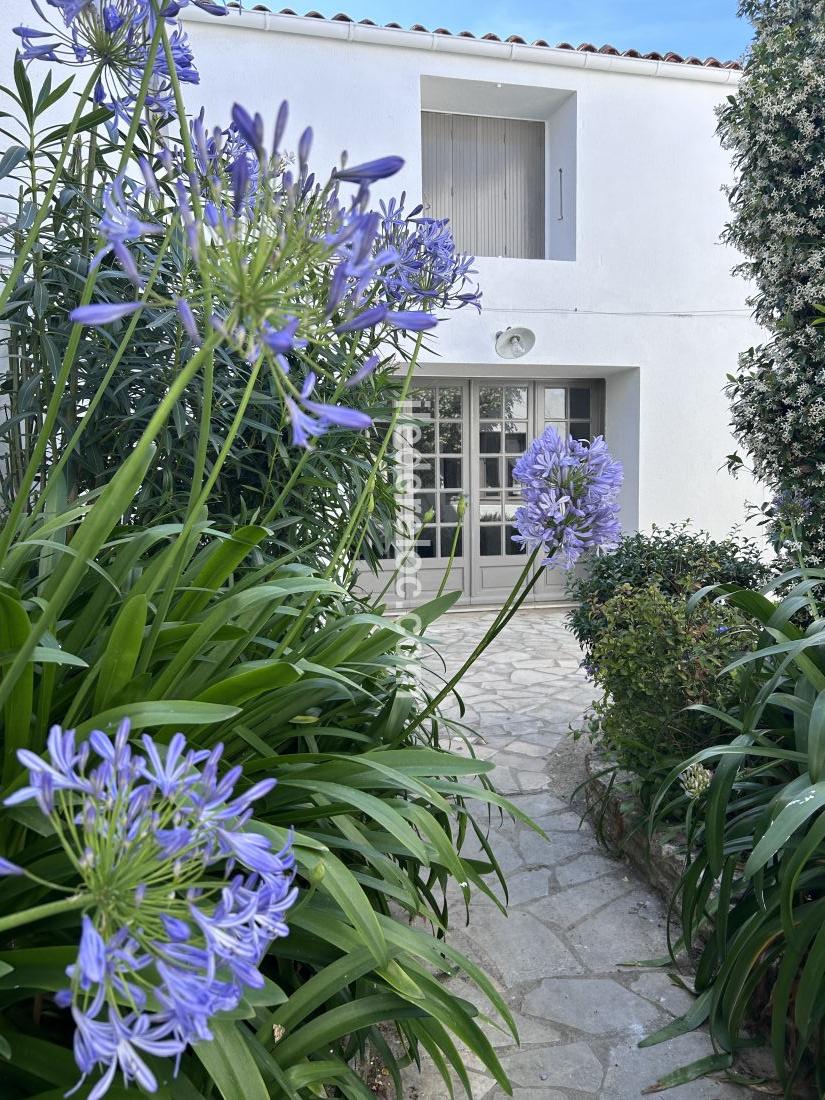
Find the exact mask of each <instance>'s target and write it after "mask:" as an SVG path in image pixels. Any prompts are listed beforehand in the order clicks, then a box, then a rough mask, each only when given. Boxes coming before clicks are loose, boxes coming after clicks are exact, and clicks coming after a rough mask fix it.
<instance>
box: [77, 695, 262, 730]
mask: <svg viewBox="0 0 825 1100" xmlns="http://www.w3.org/2000/svg"><path fill="white" fill-rule="evenodd" d="M240 713H241V712H240V710H239V709H238V708H237V707H225V706H219V705H218V704H217V703H200V702H197V701H195V700H192V699H163V700H161V701H160V702H148V703H129V704H127V705H126V706H122V707H113V708H112V709H111V710H104V711H102V712H101V713H100V714H95V715H93V716H92V717H91V718H90V719H89V720H88V721H87V722H81V723H80V724H79V725H78V726H77V736H78V738H82V737H85V736H86V735H87V734H89V733H91V732H92V730H95V729H101V730H104V732H105V731H106V730H108V729H113V728H114V727H115V726H117V725H118V724H119V723H120V722H122V721H123V719H124V718H128V719H130V721H131V723H132V729H133V730H141V729H146V728H150V727H153V726H205V725H211V724H213V723H215V722H228V721H229V719H230V718H235V717H236V716H237V715H238V714H240Z"/></svg>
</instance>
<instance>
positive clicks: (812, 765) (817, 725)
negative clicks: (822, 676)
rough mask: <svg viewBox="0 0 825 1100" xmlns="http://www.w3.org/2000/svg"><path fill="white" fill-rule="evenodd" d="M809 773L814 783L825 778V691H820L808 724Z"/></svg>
mask: <svg viewBox="0 0 825 1100" xmlns="http://www.w3.org/2000/svg"><path fill="white" fill-rule="evenodd" d="M808 772H809V774H810V776H811V779H812V780H813V782H814V783H818V782H819V781H820V779H822V778H823V777H825V691H820V692H819V694H818V695H817V697H816V699H815V700H814V704H813V706H812V707H811V719H810V722H809V723H808Z"/></svg>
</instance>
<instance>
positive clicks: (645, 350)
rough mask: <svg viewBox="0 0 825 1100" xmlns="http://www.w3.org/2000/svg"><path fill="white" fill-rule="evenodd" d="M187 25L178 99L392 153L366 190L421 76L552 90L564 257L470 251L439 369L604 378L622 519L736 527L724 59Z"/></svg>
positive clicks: (274, 23)
mask: <svg viewBox="0 0 825 1100" xmlns="http://www.w3.org/2000/svg"><path fill="white" fill-rule="evenodd" d="M32 18H34V19H36V16H32V15H31V13H30V8H29V5H28V3H27V2H26V0H3V4H2V10H0V42H6V43H8V42H9V37H10V36H9V33H8V29H9V28H10V26H12V25H13V24H14V23H16V22H21V21H25V22H29V21H31V19H32ZM186 23H187V29H188V31H189V34H190V36H191V38H192V41H193V46H194V50H195V56H196V60H197V65H198V68H199V69H200V72H201V76H202V82H201V85H200V86H199V87H198V88H190V89H188V90H187V95H188V100H189V103H190V104H191V106H192V107H193V108H198V107H200V106H201V104H204V105H205V106H206V109H207V117H208V119H209V121H210V123H224V122H226V121H227V120H228V117H229V112H230V109H231V105H232V103H233V102H234V101H235V100H238V101H240V102H241V103H243V104H244V105H245V106H246V107H247V108H248V109H250V110H258V111H260V112H261V113H262V114H263V115H264V116H265V117H268V118H269V119H274V115H275V111H276V109H277V106H278V103H279V102H280V100H281V99H282V98H287V99H289V101H290V105H291V124H290V135H291V138H292V140H293V142H297V138H298V135H299V133H300V130H301V129H302V128H303V126H304V125H308V124H311V125H312V126H313V128H314V131H315V146H314V153H313V158H312V163H313V167H314V168H316V170H318V171H319V172H325V171H326V170H327V169H329V168H330V167H331V166H332V165H333V164H334V163H336V162H337V160H338V156H339V153H340V150H341V149H342V148H346V149H347V150H348V152H349V156H350V160H351V161H352V162H357V161H362V160H367V159H370V158H372V157H377V156H380V155H384V154H387V153H399V154H401V155H402V156H404V157H405V158H406V165H405V167H404V169H403V172H402V173H401V174H400V175H399V176H398V177H396V179H395V180H394V181H392V182H391V183H388V184H387V185H385V186H384V187H383V188H380V187H379V188H376V196H379V197H380V196H381V195H382V194H389V193H392V192H396V191H399V190H401V189H402V188H406V190H407V192H408V193H409V195H410V196H411V197H412V199H413V200H414V201H417V200H418V197H419V196H420V193H421V135H420V110H421V106H422V81H423V83H424V85H425V86H426V87H428V88H431V87H432V86H433V80H434V78H442V80H443V79H448V80H464V81H476V82H486V84H487V86H488V88H495V86H496V84H498V83H501V84H502V86H503V89H502V90H503V94H505V95H507V96H509V97H513V96H515V97H516V98H518V97H519V96H521V97H522V98H523V101H524V103H525V105H527V104H529V103H530V102H532V101H533V100H535V99H536V97H537V96H538V98H539V99H541V97H542V95H544V98H545V99H547V98H548V97H550V93H551V92H552V93H554V94H555V93H562V94H563V95H562V96H557V97H556V98H557V99H558V100H559V102H563V103H564V104H566V106H565V108H564V110H565V112H566V113H565V114H564V115H562V116H559V115H557V116H556V120H555V123H554V125H555V127H556V132H557V133H565V132H568V133H572V127H573V124H575V135H576V149H575V158H574V160H573V162H572V164H570V165H569V167H570V170H571V173H572V176H573V178H574V180H575V200H576V203H575V205H576V226H575V230H576V232H575V242H573V241H571V240H566V241H565V242H564V244H563V246H562V251H561V253H557V254H562V255H570V254H575V259H573V260H516V259H509V260H505V259H484V260H480V261H479V263H478V268H479V278H480V282H481V284H482V287H483V290H484V306H485V309H484V312H483V313H482V315H481V317H480V318H479V317H478V316H477V315H476V314H475V312H470V311H469V310H466V311H463V312H462V313H460V314H457V315H455V316H453V317H452V318H451V319H450V320H449V321H448V322H447V323H446V324H444V325H442V326H441V327H440V329H439V353H440V354H439V358H438V360H437V361H434V362H437V364H438V366H437V369H438V372H439V373H443V372H455V373H456V374H460V375H466V374H472V375H474V376H483V375H488V374H489V375H491V376H492V375H500V376H507V375H508V374H510V375H512V376H513V377H514V378H515V377H525V376H527V375H532V376H533V377H535V376H537V375H542V376H547V377H553V376H555V377H568V376H578V375H584V376H593V377H604V378H606V379H607V433H608V436H609V441H610V445H611V448H612V449H613V450H614V452H615V453H616V454H617V455H618V456H619V457H621V458H622V459H623V461H624V462H625V465H626V470H627V475H628V476H627V490H626V493H625V502H624V520H625V524H626V526H634V525H636V524H637V523H638V525H640V526H642V527H647V526H648V525H650V524H651V523H653V522H655V523H659V524H662V523H666V522H668V521H670V520H678V519H683V518H686V517H691V518H692V519H693V520H694V521H696V522H697V523H699V524H701V525H702V526H705V527H707V528H709V529H710V530H711V531H712V532H714V533H716V534H721V533H724V532H725V531H727V530H728V529H729V528H730V527H731V526H733V525H735V524H739V523H741V522H742V520H743V518H744V503H745V500H746V498H747V499H754V498H755V497H758V490H757V489H755V488H754V487H753V486H752V485H750V484H749V483H748V482H747V481H746V480H739V481H733V480H732V479H730V478H729V477H728V476H727V474H726V473H725V472H724V471H721V472H720V466H721V465H722V464H723V462H724V456H725V455H726V454H727V453H728V452H729V451H731V450H732V448H733V441H732V439H731V438H730V436H729V431H728V409H727V403H726V401H725V398H724V396H723V394H722V387H723V386H724V384H725V376H726V374H727V373H729V372H731V371H732V370H733V369H734V368H735V365H736V356H737V353H738V352H739V351H740V350H742V349H744V348H746V347H748V346H749V345H750V344H752V343H753V342H754V341H755V340H757V339H759V330H758V329H757V328H756V327H755V325H754V324H753V322H752V321H751V319H750V317H749V315H748V312H747V310H746V308H745V301H744V299H745V295H746V288H745V286H744V284H743V283H742V282H741V281H740V280H735V279H733V278H732V276H731V275H730V268H731V267H732V265H733V264H734V263H735V261H736V256H735V254H734V253H732V252H731V251H730V250H729V249H727V248H726V247H724V246H722V245H721V244H719V241H718V238H719V233H720V231H721V229H722V226H723V224H724V221H725V218H726V216H727V203H726V200H725V198H724V196H723V194H722V193H721V186H722V184H723V182H724V181H725V180H726V179H727V178H728V175H729V164H728V158H727V155H726V154H724V153H723V152H722V150H721V149H720V148H719V144H718V141H717V138H716V135H715V125H716V122H715V115H714V108H715V106H716V105H717V104H718V103H719V102H721V101H723V100H724V98H725V96H726V95H728V94H730V93H731V92H735V85H736V74H735V73H732V72H730V71H729V70H722V71H720V70H709V69H703V68H695V67H691V66H684V65H673V64H663V63H657V62H645V61H631V60H625V59H619V58H611V57H606V56H603V55H589V54H576V53H568V54H564V53H563V51H550V50H545V49H532V48H529V47H520V46H514V47H511V46H509V45H505V44H491V43H479V42H477V41H476V42H467V41H463V42H462V40H458V41H456V40H455V39H453V40H450V39H444V38H439V36H428V35H423V34H420V33H407V32H399V31H396V32H392V31H386V30H373V29H371V28H366V27H353V26H352V25H347V24H341V23H328V22H323V21H319V20H315V19H297V18H295V17H288V16H287V17H277V16H262V15H259V14H257V13H246V14H245V15H244V16H242V17H241V16H232V17H229V18H227V19H221V20H218V19H214V18H209V17H203V16H200V15H199V14H196V15H194V16H190V17H188V18H187V20H186ZM267 27H268V28H269V29H266V28H267ZM593 33H594V36H595V37H598V33H599V29H598V27H594V28H593ZM346 35H352V36H354V37H355V38H356V39H357V40H354V41H349V40H347V38H346V37H341V36H346ZM449 51H459V52H449ZM461 51H464V52H461ZM549 62H552V63H549ZM7 69H8V65H7V63H5V62H4V63H3V64H2V66H0V73H2V75H3V76H5V72H6V71H7ZM439 86H440V85H439ZM570 93H575V100H573V99H572V98H571V97H570ZM485 101H486V100H485ZM542 101H543V100H542ZM571 104H575V118H573V116H572V115H571V113H570V111H571ZM503 113H504V112H503ZM527 117H541V116H540V115H536V114H531V115H528V116H527ZM568 159H569V157H568ZM548 185H552V180H549V181H548ZM565 231H566V232H568V234H569V232H570V226H569V224H568V226H567V227H565ZM574 244H575V250H574V249H573V245H574ZM715 311H740V312H727V313H726V312H715ZM665 314H679V316H667V315H665ZM516 324H524V325H527V326H529V327H530V328H532V329H533V330H534V331H535V333H536V337H537V339H536V345H535V348H534V349H533V351H532V352H531V353H530V354H529V355H528V356H527V357H525V358H524V359H522V360H519V362H518V364H516V365H514V364H508V363H506V362H504V361H503V360H501V359H499V358H497V357H496V355H495V352H494V350H493V343H494V338H495V334H496V332H497V331H498V330H500V329H502V328H505V327H506V326H507V325H516Z"/></svg>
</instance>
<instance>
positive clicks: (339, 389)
mask: <svg viewBox="0 0 825 1100" xmlns="http://www.w3.org/2000/svg"><path fill="white" fill-rule="evenodd" d="M358 348H359V344H358V338H357V337H356V338H355V339H354V340H353V342H352V343H351V345H350V349H349V352H348V353H347V358H346V360H345V362H344V366H343V368H342V370H341V376H340V378H339V379H338V384H337V386H336V387H335V389H334V391H333V393H332V396H331V397H330V399H329V400H330V404H333V405H334V404H335V402H336V401H337V400H338V398H339V397H341V395H342V394H343V392H344V390H345V389H346V385H347V379H348V377H349V372H350V369H351V367H352V364H353V363H354V361H355V353H356V352H357V351H358ZM307 365H308V366H309V368H310V369H311V370H312V369H313V364H312V363H308V364H307ZM311 454H312V450H311V448H309V447H305V448H304V450H303V451H302V452H301V457H300V458H299V459H298V461H297V462H296V463H295V466H294V467H293V470H292V473H291V474H290V475H289V478H288V479H287V482H286V485H284V487H283V488H282V489H281V491H280V493H279V494H278V496H277V497H276V499H275V502H274V503H273V505H272V507H271V508H270V509H269V510H268V511H267V513H266V515H265V516H264V517H263V518H262V519H261V521H260V522H261V526H262V527H266V525H267V524H268V523H271V522H272V520H273V519H274V518H275V516H277V514H278V511H279V509H280V507H281V505H282V504H283V502H284V501H285V500H286V498H287V496H288V494H289V493H290V492H291V491H292V489H293V488H294V487H295V484H296V483H297V481H298V478H299V477H300V476H301V471H302V470H303V468H304V466H305V465H306V464H307V462H308V461H309V457H310V455H311ZM270 470H271V466H270Z"/></svg>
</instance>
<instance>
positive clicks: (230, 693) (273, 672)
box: [198, 661, 301, 706]
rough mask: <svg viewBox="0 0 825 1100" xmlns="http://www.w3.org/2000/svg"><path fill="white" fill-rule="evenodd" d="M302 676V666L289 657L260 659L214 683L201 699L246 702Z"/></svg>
mask: <svg viewBox="0 0 825 1100" xmlns="http://www.w3.org/2000/svg"><path fill="white" fill-rule="evenodd" d="M300 676H301V673H300V670H299V669H297V668H296V667H295V666H294V665H291V664H288V663H287V662H286V661H256V662H254V663H250V664H249V665H246V666H244V667H241V668H239V669H236V670H235V671H233V672H232V674H231V675H229V676H225V677H224V678H223V679H222V680H218V681H217V683H214V684H211V685H210V686H209V687H208V688H206V690H205V691H202V692H201V693H200V695H198V699H199V700H201V701H203V702H207V703H226V704H229V705H237V706H242V705H243V704H244V703H248V702H249V701H250V700H251V699H255V698H257V696H259V695H263V694H265V693H267V692H270V691H274V690H275V689H276V688H279V687H283V686H285V685H286V684H292V683H294V682H295V681H296V680H298V679H300Z"/></svg>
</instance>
